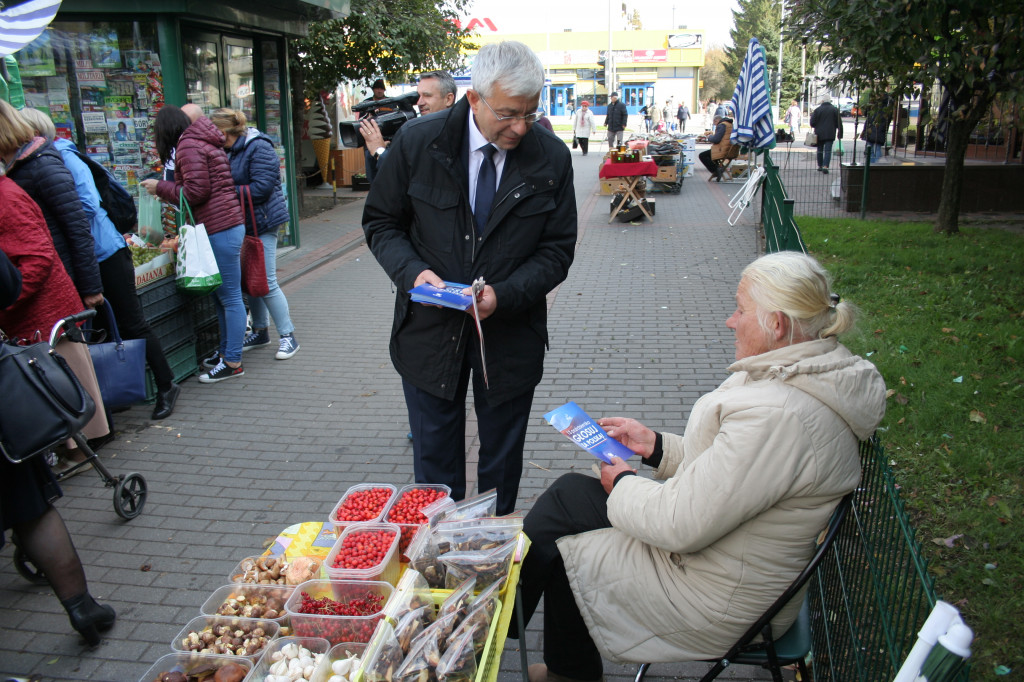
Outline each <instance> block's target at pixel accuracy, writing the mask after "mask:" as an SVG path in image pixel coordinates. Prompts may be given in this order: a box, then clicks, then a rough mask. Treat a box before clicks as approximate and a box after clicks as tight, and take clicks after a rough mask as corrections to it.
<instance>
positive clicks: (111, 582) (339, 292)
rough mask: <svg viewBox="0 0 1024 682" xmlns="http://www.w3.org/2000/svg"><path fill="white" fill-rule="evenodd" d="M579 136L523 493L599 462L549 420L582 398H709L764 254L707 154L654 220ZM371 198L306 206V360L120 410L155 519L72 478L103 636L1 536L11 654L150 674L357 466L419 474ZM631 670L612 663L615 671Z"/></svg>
mask: <svg viewBox="0 0 1024 682" xmlns="http://www.w3.org/2000/svg"><path fill="white" fill-rule="evenodd" d="M573 154H574V156H573V159H574V166H575V169H576V194H577V202H578V206H579V213H580V235H579V242H578V250H577V255H576V261H575V263H574V265H573V267H572V269H571V271H570V274H569V277H568V279H567V280H566V281H565V282H564V283H563V284H562V285H561V286H560V287H559V288H558V289H557V290H556V291H554V292H552V294H551V295H550V297H549V302H550V309H551V314H550V336H551V350H550V352H549V354H548V356H547V361H546V371H545V376H544V380H543V382H542V383H541V384H540V386H539V387H538V389H537V391H536V398H535V400H534V413H535V419H534V420H533V425H532V426H531V428H530V431H529V434H528V438H527V443H526V454H525V465H524V471H523V485H522V490H521V494H520V502H521V507H522V508H523V509H528V508H529V507H530V505H531V504H532V503H533V501H534V500H535V499H536V497H537V495H539V494H540V493H541V492H542V491H543V490H544V489H545V487H546V486H548V485H549V484H550V483H551V482H552V481H553V480H554V479H555V478H556V477H557V476H559V475H560V474H562V473H565V472H568V471H572V470H587V469H589V467H590V464H591V462H592V461H593V460H592V458H591V457H590V456H589V455H588V454H586V453H585V452H582V451H580V450H578V449H577V448H576V447H575V446H574V445H572V444H570V443H569V442H568V441H567V440H565V439H564V438H563V437H562V436H561V435H560V434H558V433H557V432H555V431H554V430H553V429H552V428H551V427H550V426H548V425H547V424H546V423H545V422H544V420H543V418H542V415H543V414H544V413H545V412H547V411H548V410H550V409H551V408H553V407H556V406H558V405H560V404H562V403H564V402H566V401H567V400H575V401H577V402H578V403H579V404H581V405H582V406H584V408H585V409H586V410H587V411H588V412H589V413H590V414H592V415H605V416H610V415H627V416H633V417H636V418H639V419H640V420H641V421H643V422H645V423H646V424H648V425H649V426H651V427H654V428H658V429H665V430H671V431H676V432H681V430H682V428H683V427H684V425H685V421H686V418H687V416H688V414H689V409H690V406H691V405H692V404H693V401H694V400H695V399H696V398H697V397H698V396H700V395H701V394H703V393H704V392H706V391H708V390H710V389H712V388H714V387H715V386H717V385H718V383H719V382H721V381H722V379H724V377H725V375H726V372H725V367H726V366H727V365H728V364H729V362H730V361H731V359H732V356H733V347H732V341H731V333H730V332H729V330H728V329H726V327H725V320H726V318H727V317H728V316H729V314H730V313H731V312H732V307H733V294H734V291H735V285H736V281H737V277H738V274H739V271H740V270H741V269H742V267H743V266H744V265H745V264H746V263H748V262H749V261H750V260H752V259H753V258H754V257H755V256H756V255H757V243H758V237H757V233H756V228H755V226H754V222H755V218H754V208H753V207H752V208H750V209H748V210H747V213H745V214H744V215H743V217H742V218H741V220H740V221H739V223H738V224H737V225H736V226H734V227H730V226H729V225H728V223H727V222H726V218H727V216H728V214H729V209H728V207H727V202H728V199H729V195H730V194H731V193H733V192H735V191H737V190H738V189H739V187H740V186H739V185H727V184H721V185H719V184H708V183H706V182H705V180H706V174H705V172H704V170H703V169H702V168H698V169H696V173H695V177H692V178H688V179H687V180H686V181H685V182H684V183H683V186H682V191H681V193H680V194H678V195H672V194H658V195H655V196H656V206H657V209H656V210H657V213H656V216H655V218H654V222H653V223H648V222H646V221H644V222H643V223H638V224H623V223H619V222H613V223H612V224H610V225H609V224H608V222H607V221H608V202H609V197H607V196H599V195H597V188H598V183H597V167H598V165H599V163H600V156H598V155H597V154H591V155H589V156H588V157H585V158H584V157H582V156H580V154H579V152H578V150H576V151H574V152H573ZM339 191H340V192H344V193H348V192H350V190H347V189H343V190H339ZM362 203H363V202H362V201H356V202H352V203H349V204H346V205H339V206H338V207H336V208H333V209H331V210H328V211H326V212H325V213H322V214H320V215H319V216H316V217H314V218H311V219H309V220H307V221H304V223H303V226H302V232H301V239H302V247H301V248H299V249H296V250H294V251H291V252H290V253H286V254H282V256H281V262H280V268H279V270H280V276H281V279H282V281H283V282H285V285H284V290H285V292H286V293H287V295H288V298H289V301H290V304H291V309H292V316H293V319H294V321H295V324H296V332H295V334H296V337H297V338H298V340H299V342H300V343H301V350H300V351H299V352H298V354H297V355H295V357H293V358H292V359H290V360H287V361H277V360H275V359H274V351H275V350H276V348H275V347H273V346H271V347H267V348H264V349H257V350H254V351H251V352H249V353H246V355H245V357H244V361H245V372H246V373H245V376H244V377H243V378H240V379H236V380H232V381H226V382H223V383H218V384H214V385H201V384H199V383H198V382H197V381H196V380H195V378H191V379H189V380H188V381H186V382H185V383H184V384H183V392H182V395H181V398H180V400H179V401H178V405H177V409H176V411H175V414H174V415H173V416H172V417H171V418H169V419H167V420H165V421H162V422H153V421H150V420H149V419H148V415H149V411H150V408H149V407H148V406H139V407H135V408H132V409H131V410H129V411H128V412H125V413H122V414H118V415H116V416H115V420H116V429H117V432H118V436H117V439H116V441H114V442H112V443H110V444H108V445H107V446H105V447H104V448H103V449H102V450H101V451H100V457H101V459H102V460H103V461H104V463H105V464H106V465H107V466H108V468H109V469H110V470H111V471H112V472H113V473H115V474H118V473H121V474H123V473H128V472H132V471H137V472H140V473H142V474H143V475H144V476H145V477H146V480H147V482H148V484H149V499H148V502H147V504H146V507H145V509H144V511H143V513H142V514H141V515H140V516H139V517H137V518H136V519H134V520H132V521H128V522H126V521H122V520H121V519H120V518H119V517H118V516H116V515H115V513H114V509H113V505H112V492H111V490H110V489H107V488H104V487H103V486H102V483H101V481H100V480H99V478H98V476H96V475H95V473H93V472H86V473H83V474H81V475H79V476H77V477H76V478H74V479H71V480H69V481H67V482H66V483H65V485H64V491H65V496H64V498H63V499H61V500H60V501H59V502H58V507H59V509H60V511H61V514H62V515H63V516H64V518H65V520H66V521H67V523H68V526H69V527H70V529H71V531H72V534H73V536H74V538H75V542H76V544H77V547H78V550H79V553H80V554H81V557H82V561H83V563H84V564H85V567H86V573H87V575H88V579H89V585H90V589H91V591H92V593H93V594H94V595H95V596H97V597H98V598H99V599H101V600H103V601H105V602H107V603H110V604H111V605H113V606H114V607H115V608H116V609H117V613H118V620H117V624H116V626H115V627H114V628H113V629H112V630H111V631H110V632H109V633H108V634H107V635H106V636H105V637H104V640H103V643H102V644H101V645H100V646H99V647H97V648H95V649H87V648H84V646H83V645H82V643H81V642H80V640H79V638H78V637H77V635H76V634H75V633H74V632H73V631H72V630H71V628H70V626H69V624H68V620H67V617H66V615H65V614H64V612H63V610H62V609H61V606H60V604H59V602H58V601H57V599H56V598H55V597H54V596H53V594H52V593H51V592H50V591H49V589H48V588H45V587H38V586H33V585H31V584H29V583H27V582H26V581H24V580H22V579H21V578H20V577H19V576H18V574H17V573H16V572H15V571H14V568H13V564H12V561H11V558H12V549H11V545H10V543H8V544H7V546H5V548H4V549H3V550H2V552H0V609H2V613H3V616H2V619H3V630H4V635H3V637H2V639H0V673H8V674H13V675H19V676H26V677H27V676H29V675H37V676H39V678H40V679H44V680H112V681H122V680H124V681H127V682H132V681H134V680H137V679H139V678H140V676H142V675H143V674H144V672H145V671H146V670H147V669H148V668H149V666H150V665H151V664H152V663H153V662H154V661H156V659H157V658H159V657H160V656H161V655H163V654H165V653H168V652H169V643H170V641H171V639H172V637H174V635H175V634H176V633H177V632H178V630H179V629H180V628H181V627H183V626H184V624H185V623H186V622H187V621H188V620H189V619H191V618H192V617H193V616H196V615H198V613H199V607H200V606H201V605H202V603H203V602H204V601H205V600H206V598H207V597H208V596H209V595H210V593H211V592H212V591H213V590H214V589H215V588H217V587H218V586H220V585H222V584H224V583H226V582H227V575H228V573H229V571H230V570H231V569H232V568H233V567H234V565H235V564H236V563H237V562H238V561H239V559H240V558H242V557H244V556H248V555H252V554H258V553H260V552H261V551H262V549H263V547H264V545H265V543H266V542H267V541H268V540H269V539H271V538H273V537H274V536H276V535H277V533H278V532H279V531H281V530H282V529H283V528H285V527H287V526H289V525H291V524H293V523H297V522H301V521H318V520H325V519H326V517H327V514H328V513H329V511H330V510H331V508H332V507H333V506H334V504H335V503H336V502H337V500H338V498H339V497H340V495H341V493H342V492H343V491H344V490H346V489H347V488H348V487H349V486H350V485H352V484H355V483H360V482H389V483H395V484H404V483H408V482H410V481H412V448H411V444H410V443H409V441H408V440H407V439H406V433H407V431H408V425H407V423H406V414H405V405H404V401H403V398H402V391H401V385H400V382H399V379H398V376H397V374H396V373H395V371H394V369H393V368H392V366H391V362H390V359H389V357H388V351H387V342H388V335H389V330H390V326H391V318H392V306H393V291H392V286H391V283H390V282H389V281H388V279H387V277H386V276H385V275H384V273H383V271H382V270H381V268H380V267H379V266H378V265H377V263H376V261H375V260H374V258H373V256H372V255H371V254H370V253H369V251H368V250H367V248H366V246H365V244H364V243H363V242H362V232H361V229H360V218H361V212H362ZM471 424H472V420H471ZM469 440H470V441H471V442H469V443H467V452H468V453H469V456H470V457H475V453H476V443H475V441H473V439H472V438H470V439H469ZM540 620H541V619H540V618H537V619H535V622H534V624H533V626H532V627H531V628H530V630H529V632H528V635H527V645H528V647H529V649H530V652H529V655H530V660H531V662H536V661H540V660H541V659H540V654H539V652H538V646H539V643H540V642H539V627H540ZM518 653H519V652H518V643H517V642H515V641H512V640H509V642H508V643H507V644H506V648H505V653H504V656H503V659H502V672H501V674H500V679H502V680H507V681H508V682H514V681H515V680H518V679H520V677H519V655H518ZM705 668H706V666H703V665H700V664H678V665H667V664H666V665H658V666H654V667H653V669H652V671H651V675H650V676H649V679H653V680H659V679H677V680H678V679H681V680H691V679H698V678H699V677H700V675H701V674H702V673H703V671H704V670H705ZM634 672H635V667H633V666H616V665H609V666H608V669H607V674H608V677H609V679H617V680H624V679H626V678H627V677H628V678H632V676H633V674H634ZM758 674H760V673H759V672H758ZM750 675H751V671H750V670H749V669H745V668H740V669H736V670H733V669H730V670H729V671H727V673H726V674H725V675H723V676H722V679H746V680H749V679H763V677H757V678H751V677H750ZM764 678H766V677H764Z"/></svg>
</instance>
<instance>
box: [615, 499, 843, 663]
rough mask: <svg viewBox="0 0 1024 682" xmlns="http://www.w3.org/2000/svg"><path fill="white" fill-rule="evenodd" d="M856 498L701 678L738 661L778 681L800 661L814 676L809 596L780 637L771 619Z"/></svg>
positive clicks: (814, 565) (813, 565) (802, 582)
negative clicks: (785, 584)
mask: <svg viewBox="0 0 1024 682" xmlns="http://www.w3.org/2000/svg"><path fill="white" fill-rule="evenodd" d="M852 500H853V493H849V494H848V495H846V496H845V497H844V498H843V499H842V500H840V502H839V506H837V507H836V509H835V511H834V512H832V519H831V520H830V521H829V524H828V528H826V529H825V531H824V533H823V534H821V535H819V536H818V542H817V545H818V547H817V549H816V550H815V551H814V556H812V557H811V560H810V562H809V563H808V564H807V566H806V567H805V568H804V570H803V571H801V572H800V575H798V576H797V577H796V580H794V581H793V582H792V583H791V584H790V586H789V587H788V588H786V591H785V592H783V593H782V596H781V597H779V598H778V599H776V600H775V603H774V604H772V605H771V606H770V607H769V608H768V610H767V611H765V612H764V615H762V616H761V617H760V618H758V619H757V622H756V623H754V624H753V625H751V626H750V628H749V629H747V631H746V632H745V633H743V636H742V637H740V639H739V640H738V641H737V642H736V643H735V644H733V645H732V647H730V648H729V650H728V651H727V652H725V655H723V656H722V657H721V658H710V659H706V660H705V662H707V663H714V666H712V668H711V669H710V670H708V672H707V674H705V675H704V677H702V678H701V682H709V680H713V679H715V678H716V677H718V675H719V674H720V673H721V672H722V671H723V670H725V669H726V668H728V667H729V666H730V665H734V664H739V665H759V666H761V667H762V668H766V669H768V670H770V671H771V673H772V679H773V680H775V682H782V666H784V665H791V664H793V663H796V664H797V666H798V667H799V669H800V675H801V679H802V680H809V679H810V675H809V674H808V672H807V665H806V663H805V662H804V659H805V658H806V657H807V654H808V653H809V652H810V650H811V618H810V609H809V608H808V607H807V601H806V599H805V600H804V603H803V606H802V608H801V609H800V614H799V615H798V616H797V619H796V621H795V622H794V623H793V625H792V626H790V628H789V629H788V630H787V631H786V633H785V634H784V635H782V637H780V638H779V639H775V638H774V637H773V636H772V626H771V622H772V619H773V618H774V617H775V616H777V615H778V613H779V611H781V610H782V609H783V607H785V606H786V604H788V603H789V602H790V601H791V600H792V599H793V597H795V596H796V595H797V594H799V593H800V590H801V589H802V588H803V586H804V585H805V584H806V583H807V581H808V580H809V579H810V577H811V576H812V575H814V572H815V571H816V570H817V569H818V564H820V563H821V561H822V559H824V558H825V556H826V555H827V554H828V551H829V549H830V548H831V547H832V543H833V542H834V541H835V539H836V536H838V535H839V530H840V528H841V527H842V525H843V521H844V520H845V519H846V515H847V513H848V512H849V511H850V504H851V502H852ZM650 667H651V664H650V663H644V664H642V665H641V666H640V669H639V670H637V672H636V679H635V682H642V680H643V679H644V676H645V675H646V674H647V669H648V668H650Z"/></svg>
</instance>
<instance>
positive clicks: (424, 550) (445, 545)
mask: <svg viewBox="0 0 1024 682" xmlns="http://www.w3.org/2000/svg"><path fill="white" fill-rule="evenodd" d="M450 550H451V544H450V543H449V542H448V540H445V539H444V538H443V537H442V536H441V535H439V534H437V533H436V532H435V531H433V530H431V529H430V527H429V526H422V527H420V529H419V530H418V531H416V535H414V536H413V537H412V541H411V542H409V549H408V550H407V551H408V556H409V568H410V569H411V570H412V571H416V572H417V573H419V574H420V575H421V576H422V577H423V580H424V581H425V582H426V583H427V585H428V586H429V587H432V588H434V589H443V588H444V576H445V568H444V563H443V562H442V561H441V555H442V554H444V553H445V552H448V551H450ZM406 573H409V571H406Z"/></svg>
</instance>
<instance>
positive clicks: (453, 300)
mask: <svg viewBox="0 0 1024 682" xmlns="http://www.w3.org/2000/svg"><path fill="white" fill-rule="evenodd" d="M444 284H445V288H444V289H438V288H437V287H435V286H433V285H431V284H421V285H419V286H418V287H414V288H412V289H410V290H409V293H410V294H411V295H412V300H413V301H414V302H416V303H427V304H432V305H440V306H444V307H445V308H455V309H456V310H467V309H469V308H470V307H472V305H473V296H472V294H464V293H462V290H463V289H469V285H468V284H459V283H457V282H445V283H444Z"/></svg>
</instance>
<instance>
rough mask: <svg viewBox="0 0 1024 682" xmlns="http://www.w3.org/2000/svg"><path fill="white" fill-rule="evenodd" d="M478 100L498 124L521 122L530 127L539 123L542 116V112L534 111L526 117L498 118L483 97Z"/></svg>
mask: <svg viewBox="0 0 1024 682" xmlns="http://www.w3.org/2000/svg"><path fill="white" fill-rule="evenodd" d="M477 94H478V95H480V93H477ZM480 99H481V100H482V101H483V103H484V104H487V108H488V109H490V110H491V113H492V114H494V118H496V119H497V120H498V121H499V122H501V121H522V122H523V123H526V124H527V125H530V124H532V123H536V122H537V121H539V120H540V117H541V116H543V115H544V112H542V111H535V112H533V113H532V114H527V115H526V116H499V115H498V112H497V111H495V110H494V109H492V108H491V105H490V104H488V102H487V98H486V97H484V96H483V95H480Z"/></svg>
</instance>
